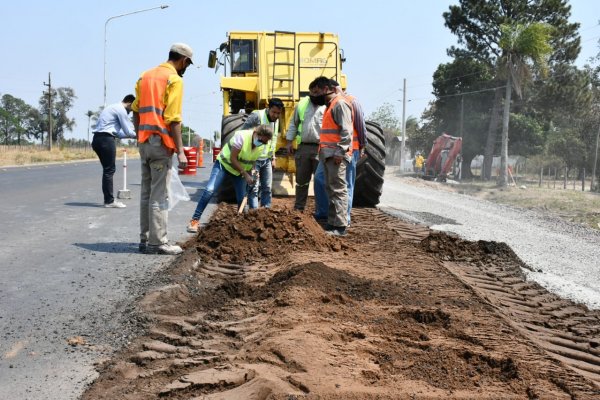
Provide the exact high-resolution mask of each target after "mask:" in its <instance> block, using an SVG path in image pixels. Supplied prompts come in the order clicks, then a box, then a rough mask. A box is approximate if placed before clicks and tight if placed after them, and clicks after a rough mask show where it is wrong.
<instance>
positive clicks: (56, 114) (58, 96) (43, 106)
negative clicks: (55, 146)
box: [39, 87, 77, 143]
mask: <svg viewBox="0 0 600 400" xmlns="http://www.w3.org/2000/svg"><path fill="white" fill-rule="evenodd" d="M76 98H77V96H75V91H74V90H73V89H72V88H69V87H59V88H56V89H52V140H53V141H54V142H56V143H60V142H61V141H62V140H63V139H64V137H65V132H66V131H69V132H71V131H73V128H74V127H75V118H69V116H68V115H67V113H68V112H69V110H71V108H72V107H73V103H74V101H75V99H76ZM39 106H40V107H39V110H40V113H41V114H42V115H44V116H45V118H44V120H42V122H41V125H42V127H43V128H44V131H45V132H48V96H47V95H42V96H41V97H40V101H39Z"/></svg>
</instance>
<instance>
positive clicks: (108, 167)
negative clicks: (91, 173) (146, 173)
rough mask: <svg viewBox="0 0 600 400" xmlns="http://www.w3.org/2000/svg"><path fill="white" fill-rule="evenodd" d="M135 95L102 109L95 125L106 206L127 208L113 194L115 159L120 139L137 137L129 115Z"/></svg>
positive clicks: (95, 142)
mask: <svg viewBox="0 0 600 400" xmlns="http://www.w3.org/2000/svg"><path fill="white" fill-rule="evenodd" d="M134 100H135V96H134V95H132V94H128V95H127V96H125V97H124V98H123V100H121V101H120V102H119V103H115V104H111V105H109V106H107V107H105V108H104V110H102V112H101V113H100V116H99V117H98V122H97V123H96V126H95V127H94V139H93V140H92V149H93V150H94V152H95V153H96V154H97V155H98V158H99V159H100V164H102V193H103V194H104V207H106V208H125V207H126V206H125V204H123V203H121V202H120V201H115V197H114V195H113V176H114V175H115V170H116V166H115V159H116V157H117V144H116V141H117V140H118V139H125V138H129V139H135V138H136V134H135V131H134V130H133V124H132V123H131V120H130V119H129V117H128V114H129V113H130V112H131V103H133V101H134Z"/></svg>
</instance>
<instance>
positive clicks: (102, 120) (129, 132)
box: [94, 102, 136, 139]
mask: <svg viewBox="0 0 600 400" xmlns="http://www.w3.org/2000/svg"><path fill="white" fill-rule="evenodd" d="M99 132H104V133H110V134H111V135H113V136H115V137H118V138H119V139H124V138H130V139H135V138H136V136H135V131H134V129H133V123H132V122H131V120H130V119H129V116H128V115H127V110H126V109H125V106H124V105H123V103H121V102H119V103H115V104H111V105H109V106H106V108H105V109H104V110H102V112H101V113H100V117H98V122H96V126H95V127H94V133H99Z"/></svg>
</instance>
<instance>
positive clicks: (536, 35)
mask: <svg viewBox="0 0 600 400" xmlns="http://www.w3.org/2000/svg"><path fill="white" fill-rule="evenodd" d="M551 29H552V27H551V26H549V25H547V24H544V23H539V22H535V23H532V24H529V25H523V24H518V23H515V24H503V25H501V26H500V32H501V37H500V48H501V49H502V58H501V67H502V68H503V69H504V72H505V73H506V89H505V90H506V92H505V95H504V112H503V117H502V151H501V153H500V181H499V185H501V186H507V185H508V123H509V118H510V101H511V95H512V89H513V88H514V89H515V92H516V93H517V96H519V97H521V92H522V88H523V85H524V83H525V82H526V81H527V80H528V79H530V78H531V75H532V72H531V69H530V68H531V67H534V68H536V69H537V70H538V71H539V72H540V73H541V75H545V74H546V71H547V56H548V55H550V53H552V46H551V45H550V33H551ZM528 63H531V64H528Z"/></svg>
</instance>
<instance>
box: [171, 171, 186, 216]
mask: <svg viewBox="0 0 600 400" xmlns="http://www.w3.org/2000/svg"><path fill="white" fill-rule="evenodd" d="M168 192H169V211H171V210H172V209H173V208H174V207H175V206H176V205H177V203H179V201H180V200H184V201H190V195H189V194H188V192H187V190H185V186H183V183H181V179H179V171H178V170H177V167H175V163H173V165H172V166H171V179H169V190H168Z"/></svg>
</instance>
